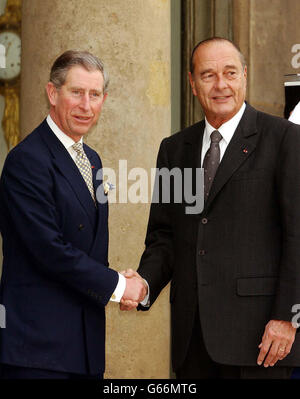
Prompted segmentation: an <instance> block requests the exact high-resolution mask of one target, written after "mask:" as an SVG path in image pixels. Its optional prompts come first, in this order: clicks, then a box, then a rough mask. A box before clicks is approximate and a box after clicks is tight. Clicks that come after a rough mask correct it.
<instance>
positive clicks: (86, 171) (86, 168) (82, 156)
mask: <svg viewBox="0 0 300 399" xmlns="http://www.w3.org/2000/svg"><path fill="white" fill-rule="evenodd" d="M72 148H73V149H74V150H75V151H76V152H77V155H76V158H75V163H76V165H77V167H78V169H79V171H80V173H81V175H82V177H83V179H84V181H85V183H86V185H87V187H88V189H89V192H90V193H91V196H92V198H93V201H94V203H95V205H96V198H95V192H94V186H93V175H92V168H91V164H90V161H89V159H88V157H87V156H86V153H85V152H84V149H83V145H82V143H80V142H78V143H75V144H73V145H72Z"/></svg>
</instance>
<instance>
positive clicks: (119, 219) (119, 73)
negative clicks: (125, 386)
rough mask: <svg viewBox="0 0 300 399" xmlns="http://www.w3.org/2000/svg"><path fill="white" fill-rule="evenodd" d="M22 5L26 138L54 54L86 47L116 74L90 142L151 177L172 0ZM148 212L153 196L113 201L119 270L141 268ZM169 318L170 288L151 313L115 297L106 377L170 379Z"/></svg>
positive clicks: (165, 96) (113, 161)
mask: <svg viewBox="0 0 300 399" xmlns="http://www.w3.org/2000/svg"><path fill="white" fill-rule="evenodd" d="M22 12H23V19H22V87H21V134H22V137H24V136H26V135H27V134H28V133H30V131H31V130H32V129H33V128H34V127H35V126H37V124H39V123H40V121H41V120H42V119H43V118H44V117H45V116H46V115H47V111H48V104H47V100H46V95H45V90H44V87H45V85H46V83H47V81H48V77H49V70H50V66H51V64H52V62H53V61H54V59H55V58H56V57H57V56H58V55H59V54H60V53H62V52H63V51H65V50H67V49H86V50H89V51H91V52H92V53H94V54H96V55H97V56H99V57H100V58H102V60H103V61H104V63H105V64H106V66H107V67H108V69H109V72H110V78H111V84H110V87H109V95H108V98H107V100H106V103H105V105H104V108H103V111H102V115H101V117H100V120H99V123H98V125H97V127H96V128H95V129H94V130H93V132H91V134H90V135H89V136H88V137H87V139H86V142H87V144H89V145H90V146H91V147H93V148H94V149H95V150H96V151H98V152H99V154H100V156H101V158H102V161H103V164H104V166H105V167H110V168H113V169H114V170H115V171H116V172H117V179H118V170H119V160H126V161H127V169H128V173H129V171H130V170H131V169H132V168H134V167H140V168H144V169H145V170H146V171H147V172H148V176H150V168H154V167H155V161H156V155H157V151H158V147H159V144H160V141H161V139H162V138H163V137H165V136H168V135H170V128H171V107H170V0H151V1H148V0H126V1H124V0H110V1H106V0H64V1H61V0H23V10H22ZM123 165H124V163H123ZM122 172H124V167H123V169H122ZM125 181H126V179H125ZM133 183H134V181H128V189H130V186H131V185H132V184H133ZM117 184H118V180H117ZM149 184H150V183H149ZM148 202H149V201H148ZM148 212H149V203H137V204H133V203H116V204H111V206H110V218H109V220H110V250H109V260H110V266H111V267H112V268H114V269H117V270H122V269H125V268H129V267H131V268H133V269H136V268H137V266H138V262H139V259H140V256H141V254H142V251H143V247H144V238H145V232H146V227H147V219H148ZM169 324H170V317H169V301H168V289H165V290H164V292H163V293H162V294H161V295H160V297H159V299H158V300H157V302H156V303H155V304H154V305H153V308H152V309H151V310H150V311H149V312H136V311H134V312H132V313H129V312H126V313H123V312H120V311H119V308H118V306H117V304H114V303H109V305H108V306H107V342H106V351H107V367H106V375H105V376H106V378H168V376H169V369H170V364H169V363H170V356H169V352H170V350H169V346H170V343H169V341H170V334H169Z"/></svg>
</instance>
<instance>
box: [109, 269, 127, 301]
mask: <svg viewBox="0 0 300 399" xmlns="http://www.w3.org/2000/svg"><path fill="white" fill-rule="evenodd" d="M118 275H119V281H118V284H117V286H116V289H115V290H114V292H113V294H112V296H111V297H110V301H112V302H120V301H121V299H122V297H123V295H124V292H125V288H126V278H125V277H124V276H123V275H122V274H121V273H118Z"/></svg>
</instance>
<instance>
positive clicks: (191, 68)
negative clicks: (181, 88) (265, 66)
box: [190, 36, 247, 73]
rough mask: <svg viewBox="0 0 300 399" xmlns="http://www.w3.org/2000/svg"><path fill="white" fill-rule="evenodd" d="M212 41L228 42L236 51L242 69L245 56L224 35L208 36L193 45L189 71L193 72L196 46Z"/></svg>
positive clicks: (244, 63)
mask: <svg viewBox="0 0 300 399" xmlns="http://www.w3.org/2000/svg"><path fill="white" fill-rule="evenodd" d="M213 42H227V43H230V44H231V45H232V46H233V47H234V48H235V49H236V51H237V52H238V54H239V57H240V61H241V64H242V67H243V69H244V68H245V66H246V65H247V64H246V60H245V57H244V55H243V53H242V52H241V50H240V49H239V47H238V46H237V45H236V44H235V43H233V41H232V40H229V39H226V38H224V37H218V36H214V37H210V38H208V39H205V40H202V41H201V42H199V43H197V44H196V46H195V47H194V49H193V51H192V55H191V59H190V72H191V73H193V72H194V54H195V52H196V50H197V48H198V47H200V46H203V45H205V44H209V43H213Z"/></svg>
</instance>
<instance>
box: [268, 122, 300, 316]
mask: <svg viewBox="0 0 300 399" xmlns="http://www.w3.org/2000/svg"><path fill="white" fill-rule="evenodd" d="M276 186H277V193H276V194H277V195H278V197H279V204H280V211H281V215H280V216H281V223H282V226H281V227H282V253H281V262H280V272H279V278H278V286H277V292H276V297H275V302H274V306H273V312H272V317H271V318H272V319H277V320H286V321H291V320H292V317H293V315H294V314H293V313H292V306H293V305H295V304H300V128H299V126H297V125H294V124H289V126H288V128H287V129H286V132H285V135H284V138H283V140H282V144H281V149H280V154H279V157H278V162H277V173H276Z"/></svg>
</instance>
